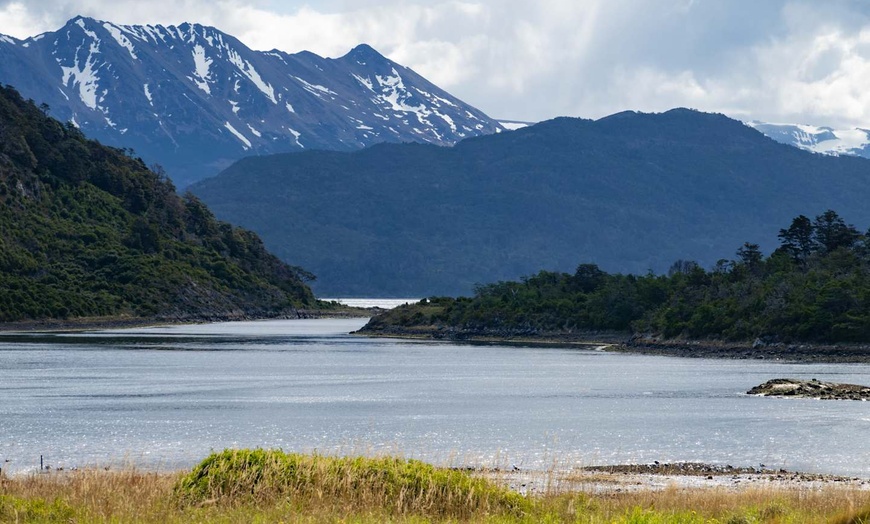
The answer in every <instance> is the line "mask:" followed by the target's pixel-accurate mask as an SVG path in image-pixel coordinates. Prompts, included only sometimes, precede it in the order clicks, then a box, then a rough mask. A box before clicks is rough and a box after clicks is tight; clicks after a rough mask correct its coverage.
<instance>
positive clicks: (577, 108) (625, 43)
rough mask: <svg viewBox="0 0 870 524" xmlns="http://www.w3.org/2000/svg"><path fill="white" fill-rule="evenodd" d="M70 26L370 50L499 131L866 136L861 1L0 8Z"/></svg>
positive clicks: (37, 28)
mask: <svg viewBox="0 0 870 524" xmlns="http://www.w3.org/2000/svg"><path fill="white" fill-rule="evenodd" d="M314 6H316V7H314ZM76 14H83V15H86V16H93V17H95V18H101V19H107V20H112V21H114V22H118V23H130V24H132V23H162V24H177V23H180V22H182V21H196V22H200V23H203V24H207V25H213V26H215V27H217V28H219V29H221V30H223V31H226V32H228V33H230V34H233V35H234V36H236V37H238V38H239V39H240V40H241V41H243V42H244V43H246V44H247V45H249V46H251V47H253V48H255V49H272V48H278V49H282V50H284V51H288V52H295V51H300V50H303V49H306V50H310V51H313V52H315V53H318V54H320V55H322V56H333V57H334V56H340V55H342V54H344V53H346V52H347V51H348V50H349V49H351V48H352V47H353V46H355V45H356V44H358V43H361V42H366V43H369V44H371V45H372V46H374V47H375V48H376V49H378V50H380V51H381V52H382V53H384V54H385V55H387V56H389V57H390V58H392V59H394V60H396V61H397V62H399V63H402V64H404V65H407V66H409V67H411V68H413V69H415V70H416V71H417V72H419V73H421V74H423V75H424V76H426V77H427V78H429V79H430V80H432V81H433V82H435V83H436V84H438V85H441V86H442V87H444V88H446V89H448V90H450V91H451V92H452V93H453V94H455V95H456V96H459V97H460V98H462V99H464V100H466V101H467V102H469V103H471V104H473V105H476V106H478V107H479V108H481V109H482V110H484V111H485V112H487V113H489V114H490V115H492V116H496V117H501V118H514V119H521V120H541V119H545V118H550V117H554V116H559V115H571V116H583V117H601V116H604V115H607V114H610V113H613V112H616V111H621V110H624V109H637V110H643V111H662V110H666V109H669V108H671V107H674V106H687V107H695V108H698V109H702V110H707V111H717V112H724V113H726V114H729V115H731V116H734V117H738V118H744V119H749V118H758V119H764V120H771V121H797V122H806V123H814V124H820V125H850V126H857V125H862V126H868V125H870V103H868V102H870V95H868V94H867V92H868V91H867V90H866V88H865V86H867V85H868V81H870V28H868V26H870V25H868V22H870V4H868V3H866V2H864V1H862V0H828V1H826V2H816V1H812V0H766V1H764V2H758V1H756V0H728V1H726V0H656V1H639V0H539V1H536V2H528V1H527V0H429V1H424V0H360V1H356V2H346V1H338V0H327V1H321V2H317V3H310V2H298V1H285V2H276V1H268V0H259V1H240V0H218V1H206V0H152V1H150V2H138V1H137V2H133V1H130V0H111V1H109V0H81V1H77V2H73V1H68V0H45V1H42V2H23V1H11V2H10V1H3V0H0V32H2V33H7V34H12V35H13V36H18V37H24V36H28V35H32V34H36V33H39V32H43V31H47V30H53V29H56V28H58V27H60V25H61V24H63V22H65V21H66V20H67V19H68V18H71V17H72V16H75V15H76Z"/></svg>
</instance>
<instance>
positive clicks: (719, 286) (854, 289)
mask: <svg viewBox="0 0 870 524" xmlns="http://www.w3.org/2000/svg"><path fill="white" fill-rule="evenodd" d="M779 238H780V241H781V245H780V247H779V248H777V249H776V250H775V251H774V252H773V253H772V254H771V255H770V256H769V257H764V256H763V254H762V253H761V251H760V249H759V247H758V246H757V245H755V244H750V243H746V244H744V245H743V246H742V247H740V249H739V250H738V251H737V258H736V259H735V260H720V261H719V262H718V263H717V264H716V265H715V266H714V267H713V268H712V269H711V270H705V269H703V268H702V267H701V266H700V265H698V264H697V263H695V262H687V261H682V260H681V261H678V262H676V263H674V264H673V266H672V267H671V269H670V271H669V272H668V274H667V275H653V274H647V275H643V276H635V275H620V274H615V275H612V274H607V273H605V272H603V271H601V270H600V269H599V268H598V267H597V266H595V265H591V264H583V265H580V266H579V267H578V268H577V270H576V271H575V272H574V273H573V274H567V273H555V272H548V271H542V272H540V273H538V274H537V275H534V276H531V277H528V278H524V279H522V281H519V282H499V283H496V284H489V285H484V286H479V287H478V288H477V290H476V292H475V294H474V297H472V298H459V299H452V298H437V297H436V298H430V299H425V300H423V301H421V302H420V303H418V304H413V305H409V306H404V307H400V308H397V309H395V310H393V311H390V312H387V313H385V314H383V315H381V316H379V317H376V318H374V319H372V321H371V322H370V323H369V324H368V326H366V328H364V330H363V331H364V332H370V333H377V332H382V333H390V332H394V333H399V332H401V331H407V332H416V333H420V334H426V333H428V334H439V333H440V334H442V335H445V336H460V337H461V336H463V335H493V336H499V335H505V334H506V335H511V336H518V335H519V336H521V335H529V336H542V335H548V334H571V333H583V332H592V331H595V332H601V331H616V332H623V333H627V332H633V333H640V334H655V335H657V336H663V337H665V338H690V339H718V340H735V341H745V340H755V339H756V338H761V339H762V340H764V341H766V342H795V341H806V342H867V341H870V233H868V234H861V233H860V232H859V231H858V230H857V229H855V227H853V226H851V225H848V224H846V223H845V221H844V220H843V219H842V218H840V216H839V215H837V213H835V212H834V211H827V212H825V213H823V214H821V215H819V216H817V217H816V218H815V219H814V220H810V219H809V218H807V217H805V216H799V217H797V218H795V219H794V220H793V221H792V223H791V225H790V226H789V227H788V228H786V229H782V230H781V231H780V233H779Z"/></svg>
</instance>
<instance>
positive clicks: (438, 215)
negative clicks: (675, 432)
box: [192, 109, 870, 296]
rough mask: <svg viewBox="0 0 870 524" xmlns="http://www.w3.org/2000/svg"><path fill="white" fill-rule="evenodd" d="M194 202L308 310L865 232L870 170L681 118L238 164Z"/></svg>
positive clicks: (572, 125)
mask: <svg viewBox="0 0 870 524" xmlns="http://www.w3.org/2000/svg"><path fill="white" fill-rule="evenodd" d="M192 191H193V192H194V193H196V194H197V195H199V196H200V197H201V198H202V199H203V201H205V202H206V203H208V205H209V206H211V207H212V209H214V211H215V213H216V214H217V216H218V217H220V218H222V219H225V220H230V221H232V222H234V223H238V224H241V225H243V226H245V227H249V228H251V229H253V230H255V231H257V232H258V233H259V234H260V235H262V237H263V239H264V241H265V242H266V245H267V246H269V248H270V249H272V250H274V251H275V253H276V254H277V255H278V256H280V257H282V258H284V259H286V260H292V261H294V263H299V264H301V265H303V266H304V267H306V268H308V269H310V270H312V271H313V272H315V273H316V274H317V275H318V276H319V280H318V283H317V287H315V289H316V290H317V291H318V292H319V293H322V294H349V295H377V296H390V295H393V296H414V295H417V296H429V295H433V294H439V295H441V294H446V295H451V294H467V293H470V292H471V290H472V289H473V286H474V284H475V283H482V282H492V281H497V280H509V279H516V278H518V277H520V276H522V275H525V274H531V273H534V272H536V271H538V270H539V269H541V268H545V269H549V270H558V271H570V270H571V269H572V268H573V267H575V266H576V264H577V262H578V261H588V262H592V263H596V264H598V265H599V266H601V267H602V269H604V270H607V271H619V272H625V273H639V274H643V273H646V272H647V271H648V270H653V271H655V272H662V271H664V270H666V269H667V268H668V267H669V266H670V265H671V264H672V263H673V261H674V260H676V259H679V258H682V259H690V260H695V261H697V262H699V263H700V264H701V265H702V266H704V267H711V266H712V265H713V264H714V263H715V262H716V261H717V260H718V259H720V258H725V257H728V256H730V255H731V254H732V253H733V251H734V247H735V246H739V245H740V244H742V243H743V242H745V241H750V242H756V243H759V244H760V245H761V247H762V249H763V250H768V249H771V248H772V247H773V246H774V245H775V243H776V234H775V232H776V230H777V228H778V227H780V225H781V224H783V223H785V222H787V221H788V220H790V219H791V218H792V217H794V216H796V215H799V214H807V215H815V214H818V213H821V212H822V211H824V210H826V209H837V210H838V211H840V212H841V213H843V215H845V216H849V217H852V219H853V220H855V221H857V222H861V223H867V222H870V216H868V215H870V207H868V206H867V202H868V201H870V161H868V160H866V159H861V158H845V157H840V158H837V157H829V156H821V155H814V154H812V153H808V152H805V151H801V150H798V149H796V148H793V147H790V146H786V145H783V144H779V143H776V142H774V141H773V140H771V139H769V138H766V137H765V136H763V135H762V134H761V133H759V132H758V131H755V130H753V129H751V128H749V127H747V126H745V125H743V124H742V123H740V122H737V121H735V120H731V119H729V118H727V117H725V116H722V115H716V114H707V113H700V112H696V111H691V110H686V109H675V110H672V111H668V112H666V113H662V114H642V113H634V112H626V113H620V114H616V115H613V116H610V117H607V118H603V119H601V120H598V121H591V120H580V119H571V118H559V119H555V120H551V121H547V122H543V123H540V124H537V125H534V126H531V127H527V128H524V129H520V130H517V131H512V132H508V133H501V134H498V135H491V136H485V137H477V138H472V139H467V140H465V141H463V142H460V143H459V144H457V145H456V146H454V147H453V148H442V147H435V146H430V145H419V144H401V145H395V144H393V145H387V144H384V145H379V146H374V147H372V148H369V149H366V150H363V151H359V152H355V153H331V152H315V151H312V152H307V153H301V154H291V155H275V156H267V157H260V158H248V159H245V160H242V161H240V162H238V163H236V164H235V165H233V166H231V167H230V168H228V169H227V170H226V171H224V172H223V173H222V174H221V175H219V176H218V177H216V178H214V179H210V180H207V181H204V182H202V183H200V184H198V185H196V186H194V187H193V188H192Z"/></svg>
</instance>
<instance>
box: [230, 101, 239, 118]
mask: <svg viewBox="0 0 870 524" xmlns="http://www.w3.org/2000/svg"><path fill="white" fill-rule="evenodd" d="M228 102H229V103H230V105H231V106H233V114H234V115H235V114H238V113H239V103H238V102H236V101H235V100H228Z"/></svg>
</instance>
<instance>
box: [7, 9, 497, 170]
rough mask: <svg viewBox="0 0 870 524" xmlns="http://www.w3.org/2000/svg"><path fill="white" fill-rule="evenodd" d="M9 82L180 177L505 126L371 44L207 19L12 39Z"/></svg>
mask: <svg viewBox="0 0 870 524" xmlns="http://www.w3.org/2000/svg"><path fill="white" fill-rule="evenodd" d="M0 81H2V82H3V83H5V84H7V85H14V86H16V88H17V89H18V90H19V91H20V92H21V93H22V94H23V95H24V96H25V97H29V98H32V99H34V100H37V101H38V102H44V103H46V104H48V106H49V107H50V111H51V114H52V115H53V116H55V117H57V118H59V119H60V120H62V121H72V122H74V124H75V125H77V126H78V127H80V128H82V130H83V131H85V132H87V133H88V134H89V136H92V137H93V138H96V139H99V140H100V141H102V142H104V143H106V144H109V145H114V146H119V147H131V148H133V149H135V150H136V152H137V153H138V154H139V155H141V156H142V157H143V158H145V159H146V160H147V161H148V162H149V163H160V164H162V165H163V166H164V167H165V168H166V169H167V171H168V172H169V174H170V176H172V177H173V179H174V180H175V181H176V183H177V184H178V185H180V186H185V185H187V184H188V183H190V182H193V181H195V180H198V179H201V178H204V177H206V176H212V175H214V174H216V173H217V172H218V171H220V169H222V168H223V167H226V166H228V165H229V164H230V163H232V162H233V161H235V160H237V159H239V158H241V157H242V156H246V155H250V154H266V153H276V152H289V151H300V150H304V149H333V150H354V149H359V148H362V147H365V146H368V145H373V144H375V143H379V142H384V141H386V142H403V141H422V142H430V143H436V144H442V145H452V144H453V143H455V142H456V141H458V140H461V139H462V138H466V137H468V136H474V135H476V134H482V133H495V132H499V131H502V130H503V128H502V127H501V126H500V125H499V124H498V123H497V122H496V121H495V120H492V119H490V118H489V117H487V116H486V115H485V114H483V113H482V112H480V111H479V110H477V109H475V108H473V107H471V106H469V105H468V104H465V103H464V102H462V101H461V100H459V99H457V98H455V97H453V96H452V95H450V94H449V93H447V92H445V91H443V90H441V89H440V88H438V87H437V86H435V85H434V84H432V83H431V82H429V81H428V80H426V79H425V78H423V77H422V76H420V75H418V74H417V73H415V72H414V71H413V70H411V69H409V68H406V67H404V66H402V65H400V64H397V63H395V62H393V61H391V60H389V59H387V58H386V57H384V56H383V55H381V54H380V53H378V52H377V51H376V50H374V49H373V48H372V47H371V46H369V45H367V44H360V45H358V46H356V47H355V48H354V49H352V50H350V51H349V52H348V53H347V54H345V55H344V56H342V57H339V58H321V57H319V56H317V55H316V54H314V53H311V52H301V53H296V54H290V53H285V52H283V51H278V50H271V51H254V50H251V49H250V48H248V47H247V46H245V45H244V44H243V43H242V42H240V41H239V40H238V39H237V38H235V37H233V36H232V35H229V34H227V33H224V32H222V31H220V30H218V29H216V28H213V27H209V26H204V25H201V24H191V23H187V22H186V23H183V24H180V25H178V26H174V25H170V26H163V25H153V26H152V25H138V26H137V25H117V24H113V23H111V22H106V21H101V20H95V19H92V18H87V17H81V16H79V17H76V18H73V19H72V20H70V21H69V22H67V23H66V24H65V25H64V26H63V27H62V28H61V29H59V30H58V31H53V32H48V33H43V34H42V35H38V36H37V37H31V38H28V39H26V40H18V39H13V38H10V37H6V38H4V39H0Z"/></svg>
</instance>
